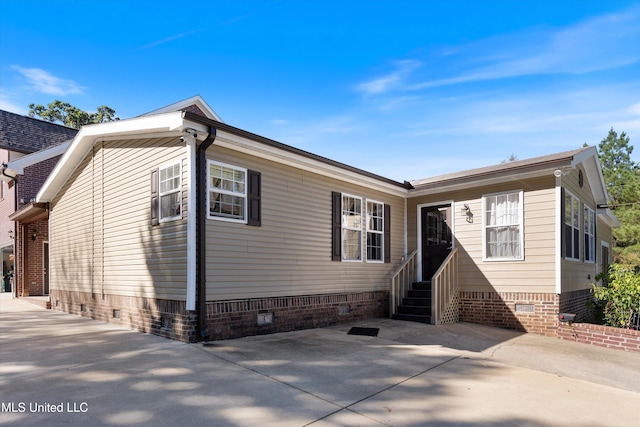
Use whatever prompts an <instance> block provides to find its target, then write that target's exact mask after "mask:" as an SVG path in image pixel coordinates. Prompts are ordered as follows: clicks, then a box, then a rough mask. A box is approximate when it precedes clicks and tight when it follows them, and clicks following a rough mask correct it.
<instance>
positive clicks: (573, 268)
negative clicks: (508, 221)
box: [561, 166, 610, 292]
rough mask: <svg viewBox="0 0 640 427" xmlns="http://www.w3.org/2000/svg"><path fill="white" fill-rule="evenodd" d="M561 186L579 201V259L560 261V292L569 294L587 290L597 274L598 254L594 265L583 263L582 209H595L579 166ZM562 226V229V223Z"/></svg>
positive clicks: (597, 243)
mask: <svg viewBox="0 0 640 427" xmlns="http://www.w3.org/2000/svg"><path fill="white" fill-rule="evenodd" d="M579 171H582V173H583V177H584V178H583V186H582V187H580V183H579ZM562 186H563V187H564V188H565V191H569V192H571V194H573V195H574V196H575V197H577V198H578V200H579V201H580V259H579V260H569V259H564V258H563V259H562V261H561V265H562V292H571V291H576V290H580V289H585V288H588V287H589V286H591V284H592V283H595V276H596V274H597V272H598V264H599V262H600V261H599V259H600V252H596V263H593V262H584V229H583V220H584V219H583V214H584V212H583V209H584V205H585V204H586V205H587V206H588V207H590V208H591V209H593V211H594V212H596V210H597V209H596V203H595V200H594V198H593V195H592V193H591V186H590V183H589V180H588V179H587V174H586V173H585V172H584V169H583V168H582V167H581V166H580V167H578V168H577V169H575V170H571V172H570V173H569V175H567V176H563V177H562ZM563 208H564V207H563ZM600 224H601V222H599V221H597V222H596V250H598V248H599V247H600V244H599V243H600V240H601V238H600V236H601V235H602V234H601V232H600V229H599V227H598V226H599V225H600ZM562 225H563V227H564V222H563V224H562ZM609 235H610V231H609Z"/></svg>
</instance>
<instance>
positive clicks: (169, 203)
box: [158, 162, 182, 222]
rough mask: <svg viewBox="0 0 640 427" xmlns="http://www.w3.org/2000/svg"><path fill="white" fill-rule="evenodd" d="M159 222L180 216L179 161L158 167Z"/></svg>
mask: <svg viewBox="0 0 640 427" xmlns="http://www.w3.org/2000/svg"><path fill="white" fill-rule="evenodd" d="M158 188H159V190H160V191H159V194H158V195H159V199H160V218H159V219H160V222H165V221H173V220H176V219H180V218H182V173H181V167H180V162H177V163H172V164H170V165H167V166H164V167H161V168H159V173H158Z"/></svg>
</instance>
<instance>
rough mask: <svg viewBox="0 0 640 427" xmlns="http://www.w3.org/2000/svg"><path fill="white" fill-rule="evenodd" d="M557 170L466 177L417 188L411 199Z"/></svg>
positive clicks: (520, 178)
mask: <svg viewBox="0 0 640 427" xmlns="http://www.w3.org/2000/svg"><path fill="white" fill-rule="evenodd" d="M555 169H556V168H555V167H554V168H546V169H538V170H533V171H521V172H510V173H501V174H500V175H494V176H487V177H484V178H482V177H466V178H465V179H459V180H447V181H441V182H433V183H429V184H428V187H426V188H420V187H418V188H416V189H415V190H410V191H409V196H410V197H419V196H427V195H431V194H439V193H444V192H450V191H458V190H465V189H468V188H476V187H485V186H490V185H497V184H503V183H505V182H521V181H523V180H527V179H531V178H539V177H541V176H545V175H549V176H553V171H554V170H555Z"/></svg>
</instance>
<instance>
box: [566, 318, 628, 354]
mask: <svg viewBox="0 0 640 427" xmlns="http://www.w3.org/2000/svg"><path fill="white" fill-rule="evenodd" d="M557 335H558V338H559V339H561V340H567V341H575V342H579V343H584V344H590V345H596V346H599V347H606V348H613V349H618V350H624V351H631V352H635V353H640V331H636V330H633V329H622V328H614V327H611V326H601V325H592V324H590V323H572V324H568V323H561V324H560V325H558V332H557Z"/></svg>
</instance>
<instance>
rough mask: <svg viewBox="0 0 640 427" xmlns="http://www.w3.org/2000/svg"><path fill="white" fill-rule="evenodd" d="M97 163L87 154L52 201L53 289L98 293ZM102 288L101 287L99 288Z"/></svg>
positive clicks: (50, 227)
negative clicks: (94, 177) (96, 264)
mask: <svg viewBox="0 0 640 427" xmlns="http://www.w3.org/2000/svg"><path fill="white" fill-rule="evenodd" d="M92 178H93V164H92V156H91V155H89V156H87V157H86V158H85V159H84V160H83V161H82V162H81V163H80V165H78V168H77V169H76V171H75V172H74V173H73V175H72V176H71V177H70V178H69V180H68V181H67V183H66V184H65V186H64V187H63V189H62V191H61V194H62V196H61V197H59V198H57V199H56V200H54V201H53V202H52V203H51V207H52V211H51V214H50V217H49V240H50V242H49V249H50V261H49V262H50V264H51V271H50V278H49V280H50V287H51V289H58V290H65V291H77V292H98V291H97V290H95V288H94V277H93V272H94V262H93V255H94V241H93V238H94V235H95V233H94V222H93V210H94V206H93V198H92V194H93V181H92ZM98 289H99V288H98Z"/></svg>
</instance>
